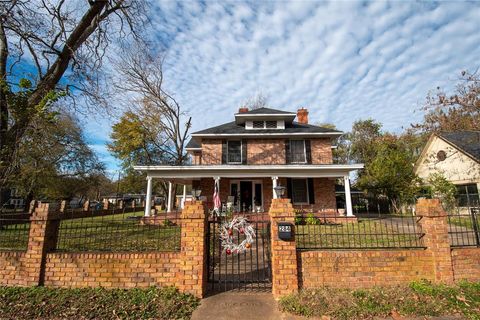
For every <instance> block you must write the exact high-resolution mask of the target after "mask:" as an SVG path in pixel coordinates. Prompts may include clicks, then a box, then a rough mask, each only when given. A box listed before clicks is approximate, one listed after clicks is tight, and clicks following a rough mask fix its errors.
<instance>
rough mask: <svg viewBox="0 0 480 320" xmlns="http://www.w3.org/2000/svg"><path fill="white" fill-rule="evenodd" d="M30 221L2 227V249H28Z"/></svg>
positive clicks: (0, 240)
mask: <svg viewBox="0 0 480 320" xmlns="http://www.w3.org/2000/svg"><path fill="white" fill-rule="evenodd" d="M29 226H30V224H29V223H21V224H13V225H4V226H2V227H0V250H15V251H24V250H27V245H28V233H29V230H30V229H29Z"/></svg>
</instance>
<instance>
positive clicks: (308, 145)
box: [305, 140, 312, 164]
mask: <svg viewBox="0 0 480 320" xmlns="http://www.w3.org/2000/svg"><path fill="white" fill-rule="evenodd" d="M305 153H306V154H305V157H306V158H307V163H308V164H312V145H311V142H310V140H305Z"/></svg>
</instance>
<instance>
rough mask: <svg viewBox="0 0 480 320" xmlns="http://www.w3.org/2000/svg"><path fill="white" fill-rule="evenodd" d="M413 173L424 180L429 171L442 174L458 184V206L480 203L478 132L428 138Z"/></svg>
mask: <svg viewBox="0 0 480 320" xmlns="http://www.w3.org/2000/svg"><path fill="white" fill-rule="evenodd" d="M415 173H416V174H417V175H418V176H419V177H420V178H422V179H423V180H424V181H426V180H427V179H428V176H429V175H430V174H432V173H441V174H443V176H444V177H445V178H447V179H448V180H449V181H450V182H452V183H453V184H455V185H456V186H457V193H458V194H457V198H458V201H459V205H460V206H467V205H468V204H470V205H473V204H477V205H478V203H479V202H480V197H479V192H478V191H479V190H480V131H457V132H442V133H438V134H433V135H432V136H430V138H429V139H428V142H427V144H426V146H425V147H424V149H423V151H422V153H421V155H420V157H419V159H418V160H417V163H416V164H415Z"/></svg>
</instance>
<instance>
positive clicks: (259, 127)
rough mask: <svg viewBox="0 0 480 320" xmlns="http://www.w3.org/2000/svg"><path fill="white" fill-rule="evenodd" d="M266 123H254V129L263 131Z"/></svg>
mask: <svg viewBox="0 0 480 320" xmlns="http://www.w3.org/2000/svg"><path fill="white" fill-rule="evenodd" d="M264 126H265V121H253V129H263V128H264Z"/></svg>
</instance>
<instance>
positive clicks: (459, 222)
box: [448, 215, 480, 230]
mask: <svg viewBox="0 0 480 320" xmlns="http://www.w3.org/2000/svg"><path fill="white" fill-rule="evenodd" d="M479 218H480V217H478V218H477V219H479ZM448 223H450V224H452V225H454V226H459V227H465V228H468V229H472V230H473V221H472V217H471V216H467V215H465V216H449V217H448ZM478 224H480V221H477V225H478ZM478 227H479V229H480V225H479V226H478Z"/></svg>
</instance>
